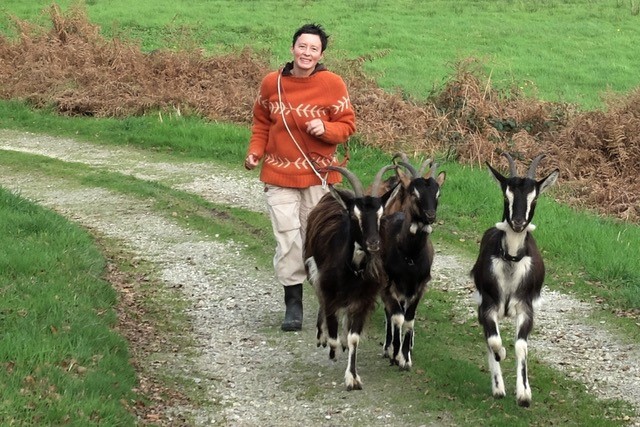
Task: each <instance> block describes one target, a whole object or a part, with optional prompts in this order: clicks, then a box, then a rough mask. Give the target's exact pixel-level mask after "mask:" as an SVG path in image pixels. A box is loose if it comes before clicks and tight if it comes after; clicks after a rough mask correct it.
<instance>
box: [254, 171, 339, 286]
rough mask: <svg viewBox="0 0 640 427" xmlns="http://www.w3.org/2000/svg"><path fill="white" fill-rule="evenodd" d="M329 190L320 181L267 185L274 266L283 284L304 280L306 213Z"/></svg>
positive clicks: (292, 283)
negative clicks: (310, 184)
mask: <svg viewBox="0 0 640 427" xmlns="http://www.w3.org/2000/svg"><path fill="white" fill-rule="evenodd" d="M328 191H329V189H328V188H326V189H323V188H322V186H321V185H316V186H313V187H309V188H284V187H276V186H274V185H268V184H267V185H266V187H265V195H266V200H267V206H268V208H269V215H270V216H271V225H272V227H273V235H274V236H275V238H276V254H275V256H274V257H273V267H274V269H275V273H276V278H277V279H278V281H279V282H280V283H281V284H282V285H283V286H291V285H296V284H298V283H302V282H304V280H305V279H306V278H307V273H306V272H305V270H304V260H303V259H302V258H303V254H302V251H303V248H304V240H305V230H306V229H307V217H308V216H309V213H310V212H311V210H312V209H313V208H314V207H315V206H316V205H317V204H318V202H319V201H320V199H321V198H322V196H323V195H324V194H325V193H327V192H328Z"/></svg>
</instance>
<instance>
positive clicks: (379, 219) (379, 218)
mask: <svg viewBox="0 0 640 427" xmlns="http://www.w3.org/2000/svg"><path fill="white" fill-rule="evenodd" d="M382 214H384V206H380V208H379V209H378V212H377V215H378V229H380V221H381V220H382Z"/></svg>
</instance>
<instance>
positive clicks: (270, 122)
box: [244, 24, 356, 331]
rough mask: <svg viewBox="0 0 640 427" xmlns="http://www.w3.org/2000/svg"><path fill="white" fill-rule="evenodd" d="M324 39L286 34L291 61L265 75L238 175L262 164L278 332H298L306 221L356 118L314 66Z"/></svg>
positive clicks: (319, 34)
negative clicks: (279, 301)
mask: <svg viewBox="0 0 640 427" xmlns="http://www.w3.org/2000/svg"><path fill="white" fill-rule="evenodd" d="M327 41H328V35H327V34H326V33H325V31H324V29H323V28H322V27H321V26H320V25H317V24H307V25H304V26H302V27H300V28H299V29H298V30H297V31H296V32H295V33H294V35H293V43H292V46H291V54H292V56H293V61H292V62H289V63H287V64H286V65H285V66H284V67H283V68H282V69H280V70H278V71H274V72H271V73H269V74H267V76H265V78H264V79H263V80H262V84H261V86H260V94H259V96H258V98H257V100H256V102H255V104H254V107H253V126H252V128H251V132H252V134H251V140H250V141H249V148H248V149H247V156H246V158H245V162H244V166H245V168H247V169H249V170H251V169H254V168H255V167H257V166H258V164H260V163H262V165H261V171H260V180H261V181H262V182H264V184H265V190H264V191H265V195H266V201H267V205H268V208H269V214H270V217H271V224H272V227H273V234H274V236H275V239H276V253H275V256H274V259H273V264H274V268H275V272H276V277H277V278H278V281H279V282H280V283H281V284H282V286H283V287H284V301H285V305H286V309H285V317H284V321H283V323H282V326H281V328H282V330H284V331H297V330H300V329H302V282H303V281H304V280H305V279H306V272H305V269H304V260H303V254H302V248H303V246H304V234H305V230H306V223H307V216H308V215H309V212H310V211H311V210H312V209H313V208H314V206H315V205H316V204H317V203H318V201H319V200H320V198H321V197H322V196H323V195H324V194H325V193H326V192H327V191H328V188H327V185H330V184H335V183H337V182H340V180H341V175H340V174H339V173H337V172H329V173H326V172H325V171H324V170H323V169H324V168H325V167H326V166H329V165H335V164H337V162H336V158H335V153H336V148H337V146H338V145H339V144H342V143H345V142H346V141H347V140H348V139H349V137H350V136H351V135H352V134H353V133H354V132H355V130H356V127H355V114H354V111H353V107H352V105H351V102H350V100H349V94H348V92H347V87H346V85H345V83H344V81H343V80H342V78H340V76H338V75H337V74H334V73H332V72H330V71H328V70H327V69H326V67H325V66H324V65H322V64H321V63H319V61H320V60H321V59H322V58H323V56H324V51H325V49H326V47H327Z"/></svg>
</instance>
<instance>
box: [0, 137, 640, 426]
mask: <svg viewBox="0 0 640 427" xmlns="http://www.w3.org/2000/svg"><path fill="white" fill-rule="evenodd" d="M0 150H12V151H20V152H25V153H32V154H38V155H42V156H47V157H51V158H56V159H59V160H62V161H65V162H77V163H83V164H86V165H89V166H91V167H93V168H97V169H104V170H108V171H114V172H119V173H123V174H128V175H132V176H134V177H137V178H140V179H145V180H149V181H157V182H160V183H162V184H165V185H169V186H171V187H173V188H175V189H179V190H182V191H186V192H190V193H194V194H198V195H200V196H202V197H204V198H206V199H208V200H210V201H213V202H216V203H225V204H229V205H233V206H237V207H242V208H245V209H250V210H254V211H258V212H264V211H265V208H264V202H263V197H262V187H261V185H260V183H259V182H258V181H257V178H256V176H255V174H250V173H247V172H244V171H243V170H242V169H241V168H240V167H238V168H237V169H235V170H229V169H227V168H224V167H222V166H219V165H216V164H215V163H208V162H201V163H198V162H184V161H167V157H166V156H161V155H157V154H154V153H150V152H143V151H138V150H135V149H132V148H127V147H105V146H98V145H93V144H88V143H79V142H77V141H74V140H70V139H63V138H54V137H49V136H44V135H35V134H30V133H24V132H16V131H7V130H0ZM0 155H1V153H0ZM0 185H1V186H2V187H4V188H7V189H10V190H12V191H14V192H15V193H17V194H19V195H21V196H23V197H25V198H28V199H30V200H33V201H35V202H37V203H39V204H41V205H43V206H46V207H48V208H50V209H53V210H55V211H57V212H59V213H61V214H63V215H64V216H66V217H67V218H69V219H70V220H72V221H75V222H77V223H79V224H81V225H82V226H84V227H86V228H88V229H89V230H91V231H92V233H94V234H96V235H98V236H104V237H109V238H112V239H115V240H116V241H118V242H120V243H121V244H122V245H124V247H126V248H127V249H128V250H129V251H131V252H132V253H134V254H135V255H136V256H137V257H140V258H141V259H144V260H145V261H147V262H149V263H151V265H153V266H154V273H155V274H156V275H157V278H158V279H160V280H161V282H162V283H164V284H165V285H166V286H167V287H169V288H172V289H178V290H179V292H181V293H182V295H183V297H184V298H185V300H186V301H187V305H188V309H187V315H188V317H189V319H190V324H191V328H192V330H191V331H187V332H185V333H187V334H191V335H192V342H193V347H192V348H186V349H182V350H181V351H178V352H176V353H174V354H168V355H166V359H165V361H164V362H163V364H164V366H165V368H167V369H171V370H172V371H173V372H176V373H179V374H180V375H182V376H183V377H184V378H187V379H189V380H190V381H192V382H193V383H195V384H198V386H199V387H200V388H201V389H202V390H204V394H205V400H207V402H208V403H209V404H211V405H207V406H204V407H200V408H194V407H185V406H174V407H171V408H169V409H168V410H167V413H166V414H163V416H162V417H163V421H164V423H165V424H167V425H180V424H181V423H183V422H184V421H181V420H183V419H184V417H185V416H187V417H190V419H192V420H194V421H193V422H194V423H195V425H243V426H245V425H247V426H253V425H255V426H258V425H260V426H263V425H304V424H307V425H353V424H359V425H368V426H382V425H426V424H425V421H424V420H425V419H433V420H437V421H434V422H433V424H437V425H448V424H453V423H452V421H451V420H446V419H437V418H436V417H434V416H430V415H429V414H419V413H411V412H412V411H411V410H409V411H397V410H395V409H396V407H395V406H394V405H395V403H393V402H392V396H391V394H390V393H387V392H385V391H384V388H383V387H382V385H381V384H377V383H376V378H375V375H372V374H371V373H372V372H374V371H375V369H376V367H377V366H379V364H380V360H379V353H380V351H379V350H380V349H379V348H378V345H377V340H374V339H371V337H370V339H367V338H366V337H365V339H364V342H363V345H362V346H361V349H360V354H361V357H359V367H360V369H361V375H362V376H363V380H364V382H365V389H364V390H363V391H362V392H359V393H357V399H355V398H352V397H351V396H356V394H354V393H351V394H349V393H347V392H346V391H344V386H343V383H342V376H343V372H344V358H339V361H338V363H336V364H332V363H330V362H329V361H328V360H327V354H326V351H325V350H324V349H316V346H315V338H314V336H313V335H314V324H313V318H314V317H315V316H314V315H313V313H314V312H315V308H316V307H315V306H314V299H313V298H312V297H311V296H310V295H309V294H310V293H311V292H309V291H308V290H307V297H306V298H305V312H306V315H305V322H304V327H303V330H302V331H301V332H299V333H288V334H283V333H280V331H279V329H278V327H279V322H280V320H281V315H282V314H281V312H282V302H281V299H282V292H281V289H280V287H279V286H278V285H277V284H276V283H275V280H274V279H273V276H272V273H271V271H260V270H256V269H253V268H247V267H248V266H252V264H251V262H250V261H248V260H246V259H245V258H244V256H243V255H242V254H241V249H242V248H241V247H239V245H238V244H237V243H234V242H228V241H220V240H219V239H217V238H216V236H207V235H204V234H202V233H200V232H197V231H194V230H189V229H186V228H184V227H183V226H181V225H179V224H178V223H177V222H174V221H172V220H171V219H170V218H167V217H164V216H160V215H159V214H156V213H154V212H153V211H152V209H151V208H150V207H149V206H150V204H146V203H144V202H141V201H140V200H139V199H134V198H131V197H127V196H123V195H121V194H117V193H114V192H110V191H106V190H104V189H101V188H90V187H81V186H78V185H77V184H73V183H71V182H70V181H65V180H63V179H52V178H51V177H48V176H39V175H38V174H34V173H29V174H25V173H17V172H14V171H11V170H4V168H3V169H0ZM471 264H472V260H470V259H466V258H463V257H460V256H457V255H453V254H444V253H442V252H439V253H438V254H437V256H436V262H435V265H434V274H433V276H434V280H433V282H432V283H431V285H430V286H431V287H432V288H436V289H446V290H448V291H449V292H453V293H455V294H456V295H458V296H459V298H460V301H461V302H460V305H459V311H458V312H457V313H456V315H457V316H458V317H459V319H460V321H469V320H470V319H474V318H475V308H474V305H473V302H472V300H471V298H470V290H471V283H470V281H469V279H468V271H469V270H470V267H471ZM543 297H544V303H543V306H542V308H541V309H540V310H539V311H538V313H537V317H536V328H535V329H534V333H533V335H532V337H531V340H530V342H531V344H530V347H529V349H530V352H531V354H532V355H534V356H536V357H538V358H539V359H541V360H542V361H544V362H545V363H548V364H549V365H550V366H552V367H554V368H556V369H558V370H560V371H563V372H566V374H567V375H568V376H569V377H571V378H573V379H576V380H578V381H581V382H582V383H584V385H585V388H586V389H587V390H588V391H589V392H590V393H593V394H594V395H596V396H598V397H601V398H618V399H624V400H626V401H628V402H630V403H631V404H632V405H633V406H634V407H635V408H636V410H637V411H638V412H640V349H638V346H637V345H632V344H627V343H625V342H624V341H623V340H622V339H620V338H618V337H616V336H615V334H613V333H611V332H610V331H608V330H607V329H606V325H598V324H594V323H593V321H590V320H589V313H590V312H591V311H592V310H593V307H592V306H590V305H589V304H587V303H585V302H581V301H578V300H577V299H575V298H574V297H572V296H571V295H565V294H560V293H558V292H553V291H546V292H544V293H543ZM158 357H159V356H158ZM508 357H509V355H508ZM305 381H306V382H307V384H308V383H309V382H313V383H314V386H315V387H316V388H317V389H318V390H319V391H318V392H317V393H316V394H315V395H314V396H313V397H312V398H308V397H305V394H306V393H308V390H307V388H308V387H307V385H305ZM535 399H536V397H535V396H534V403H535ZM178 403H179V402H178ZM176 405H178V404H176ZM629 421H630V423H631V424H633V425H640V420H639V419H638V418H635V419H632V420H629Z"/></svg>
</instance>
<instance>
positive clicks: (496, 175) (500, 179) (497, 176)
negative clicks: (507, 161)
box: [485, 162, 506, 186]
mask: <svg viewBox="0 0 640 427" xmlns="http://www.w3.org/2000/svg"><path fill="white" fill-rule="evenodd" d="M485 164H486V165H487V167H488V168H489V172H491V174H492V175H493V178H494V179H495V180H496V181H497V182H498V184H500V186H502V183H503V182H504V181H505V180H506V178H505V177H504V175H502V174H501V173H500V172H498V171H497V170H495V169H494V168H492V167H491V165H490V164H489V163H488V162H487V163H485Z"/></svg>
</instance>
